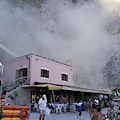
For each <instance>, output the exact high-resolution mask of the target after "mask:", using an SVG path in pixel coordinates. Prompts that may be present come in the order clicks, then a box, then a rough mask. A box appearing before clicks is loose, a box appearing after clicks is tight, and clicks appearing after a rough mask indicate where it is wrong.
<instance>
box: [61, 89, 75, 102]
mask: <svg viewBox="0 0 120 120" xmlns="http://www.w3.org/2000/svg"><path fill="white" fill-rule="evenodd" d="M64 92H66V91H64ZM64 92H60V94H59V102H62V103H66V102H69V101H68V94H69V93H68V92H66V93H67V98H63V93H64ZM70 102H75V96H74V93H73V92H72V91H71V95H70Z"/></svg>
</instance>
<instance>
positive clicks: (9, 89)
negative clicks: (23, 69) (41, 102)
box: [3, 78, 29, 105]
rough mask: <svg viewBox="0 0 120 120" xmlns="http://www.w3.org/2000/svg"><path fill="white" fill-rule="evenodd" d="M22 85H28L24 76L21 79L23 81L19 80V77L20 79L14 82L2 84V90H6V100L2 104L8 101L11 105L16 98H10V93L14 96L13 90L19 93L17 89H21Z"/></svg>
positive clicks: (14, 102)
mask: <svg viewBox="0 0 120 120" xmlns="http://www.w3.org/2000/svg"><path fill="white" fill-rule="evenodd" d="M22 85H29V84H28V82H27V81H26V78H24V79H23V82H21V78H20V79H18V80H16V81H15V82H10V83H7V84H5V85H4V86H3V87H4V90H5V91H7V94H6V101H5V103H4V104H6V103H9V104H12V105H15V104H16V100H12V99H10V96H11V95H12V96H14V94H15V92H17V93H18V95H19V91H20V90H21V86H22Z"/></svg>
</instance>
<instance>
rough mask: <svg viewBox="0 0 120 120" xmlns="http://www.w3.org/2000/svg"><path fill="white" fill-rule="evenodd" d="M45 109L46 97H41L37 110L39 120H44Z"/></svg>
mask: <svg viewBox="0 0 120 120" xmlns="http://www.w3.org/2000/svg"><path fill="white" fill-rule="evenodd" d="M46 107H47V98H46V95H43V96H42V98H40V99H39V101H38V109H39V113H40V117H39V120H45V111H46Z"/></svg>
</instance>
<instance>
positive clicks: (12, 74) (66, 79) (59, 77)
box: [3, 54, 74, 102]
mask: <svg viewBox="0 0 120 120" xmlns="http://www.w3.org/2000/svg"><path fill="white" fill-rule="evenodd" d="M3 65H4V74H3V79H4V80H5V81H6V82H15V83H16V84H18V85H20V84H22V87H23V88H26V89H30V93H29V96H30V102H37V101H38V99H39V98H40V96H41V95H42V94H43V93H44V90H43V89H44V88H46V87H49V85H54V86H52V87H53V89H52V88H51V90H56V88H54V87H59V89H58V88H57V91H54V94H55V97H59V101H61V102H62V101H63V102H67V101H68V96H67V94H66V92H63V94H60V91H58V90H60V89H62V88H60V87H62V86H71V87H73V86H74V81H73V67H71V66H69V65H66V64H63V63H60V62H57V61H53V60H50V59H47V58H43V57H40V56H38V55H34V54H29V55H26V56H22V57H19V58H16V59H14V60H11V61H7V62H4V63H3ZM37 85H40V86H39V87H37ZM41 85H42V86H41ZM43 85H47V86H44V87H43ZM40 91H41V92H40ZM49 92H50V91H49ZM49 92H48V93H49ZM52 92H53V91H52ZM48 93H45V94H47V97H48V100H49V102H50V101H53V100H51V99H53V97H52V96H51V93H49V94H48ZM33 96H35V97H36V98H35V100H32V99H33ZM72 101H74V98H72Z"/></svg>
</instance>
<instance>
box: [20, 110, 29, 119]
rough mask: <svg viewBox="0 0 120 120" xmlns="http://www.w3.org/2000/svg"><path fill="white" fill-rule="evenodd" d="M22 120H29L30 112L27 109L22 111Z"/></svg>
mask: <svg viewBox="0 0 120 120" xmlns="http://www.w3.org/2000/svg"><path fill="white" fill-rule="evenodd" d="M24 113H26V114H25V115H24ZM20 118H21V119H23V120H26V119H27V118H28V111H27V110H26V109H22V110H21V112H20Z"/></svg>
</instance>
